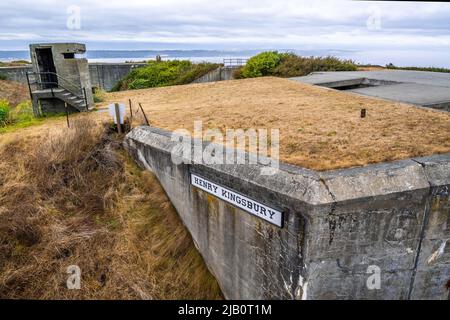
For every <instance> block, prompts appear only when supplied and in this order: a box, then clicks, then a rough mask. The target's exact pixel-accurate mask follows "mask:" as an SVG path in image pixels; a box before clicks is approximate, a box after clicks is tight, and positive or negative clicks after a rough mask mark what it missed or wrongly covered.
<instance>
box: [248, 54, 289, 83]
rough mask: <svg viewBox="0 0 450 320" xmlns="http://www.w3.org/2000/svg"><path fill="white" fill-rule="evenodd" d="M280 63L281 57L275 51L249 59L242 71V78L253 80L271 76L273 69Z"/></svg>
mask: <svg viewBox="0 0 450 320" xmlns="http://www.w3.org/2000/svg"><path fill="white" fill-rule="evenodd" d="M280 61H281V55H280V54H279V53H278V52H276V51H268V52H262V53H260V54H257V55H256V56H253V57H251V58H250V59H249V60H248V61H247V64H246V65H245V67H244V68H243V69H242V76H243V77H245V78H255V77H263V76H269V75H272V74H273V71H274V70H275V68H276V67H277V66H278V65H279V63H280Z"/></svg>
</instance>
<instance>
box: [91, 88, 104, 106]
mask: <svg viewBox="0 0 450 320" xmlns="http://www.w3.org/2000/svg"><path fill="white" fill-rule="evenodd" d="M105 95H106V91H105V90H103V89H100V88H95V89H94V102H95V103H99V102H103V101H104V100H105Z"/></svg>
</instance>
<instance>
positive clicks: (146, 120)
mask: <svg viewBox="0 0 450 320" xmlns="http://www.w3.org/2000/svg"><path fill="white" fill-rule="evenodd" d="M139 107H140V108H141V111H142V114H143V115H144V118H145V122H146V123H147V125H148V126H149V125H150V123H149V122H148V119H147V116H146V115H145V112H144V109H143V108H142V105H141V103H140V102H139Z"/></svg>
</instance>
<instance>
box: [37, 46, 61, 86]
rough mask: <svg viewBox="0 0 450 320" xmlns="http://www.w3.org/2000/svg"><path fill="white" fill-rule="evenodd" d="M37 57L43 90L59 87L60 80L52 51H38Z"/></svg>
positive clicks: (49, 49) (46, 49)
mask: <svg viewBox="0 0 450 320" xmlns="http://www.w3.org/2000/svg"><path fill="white" fill-rule="evenodd" d="M36 56H37V61H38V66H39V72H40V78H41V83H42V89H50V88H56V87H58V78H57V77H56V68H55V64H54V62H53V54H52V49H51V48H41V49H36Z"/></svg>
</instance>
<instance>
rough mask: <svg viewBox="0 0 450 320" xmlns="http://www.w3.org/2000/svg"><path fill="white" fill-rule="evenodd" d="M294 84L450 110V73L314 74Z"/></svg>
mask: <svg viewBox="0 0 450 320" xmlns="http://www.w3.org/2000/svg"><path fill="white" fill-rule="evenodd" d="M291 79H292V80H294V81H298V82H303V83H309V84H314V85H317V86H321V87H327V88H332V89H336V90H343V91H348V92H352V93H356V94H360V95H365V96H372V97H378V98H383V99H387V100H391V101H397V102H404V103H409V104H413V105H416V106H421V107H428V108H433V109H438V110H443V111H450V74H449V73H443V72H428V71H409V70H382V71H339V72H313V73H311V74H309V75H307V76H304V77H295V78H291Z"/></svg>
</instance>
